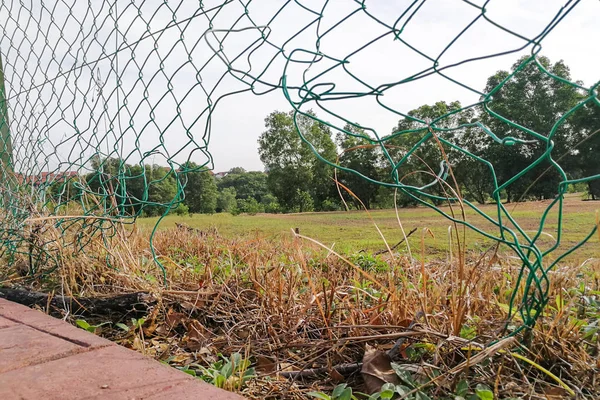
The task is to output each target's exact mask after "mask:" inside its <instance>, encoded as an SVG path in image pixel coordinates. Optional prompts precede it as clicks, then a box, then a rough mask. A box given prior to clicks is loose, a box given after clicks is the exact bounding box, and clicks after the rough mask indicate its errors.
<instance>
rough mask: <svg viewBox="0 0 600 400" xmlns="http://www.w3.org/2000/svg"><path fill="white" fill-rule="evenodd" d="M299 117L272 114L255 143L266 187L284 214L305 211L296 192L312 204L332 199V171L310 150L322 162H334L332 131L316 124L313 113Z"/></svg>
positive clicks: (320, 124) (334, 150) (333, 194)
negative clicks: (261, 163)
mask: <svg viewBox="0 0 600 400" xmlns="http://www.w3.org/2000/svg"><path fill="white" fill-rule="evenodd" d="M307 114H308V116H304V115H301V114H298V116H297V117H296V124H297V127H298V128H296V124H295V122H294V114H293V112H289V113H284V112H279V111H274V112H273V113H271V114H270V115H269V116H267V118H266V119H265V127H266V128H267V130H266V131H265V132H263V133H262V134H261V136H260V138H259V140H258V143H259V150H258V151H259V155H260V159H261V161H262V162H263V164H264V165H265V167H266V169H267V170H268V178H267V185H268V188H269V189H270V191H271V192H272V193H273V194H274V195H275V196H276V197H277V199H278V201H279V204H281V206H282V207H283V208H284V209H285V210H294V209H301V208H304V207H303V205H301V204H299V203H298V202H299V201H304V200H305V199H304V196H298V193H299V192H298V191H300V192H306V193H309V195H310V197H311V198H312V202H313V204H319V205H320V204H322V203H323V201H324V200H326V199H328V198H334V197H335V185H334V184H333V181H332V177H333V168H332V167H331V166H329V165H327V164H326V163H324V162H322V161H320V160H319V159H318V158H317V157H316V156H315V154H314V153H313V151H312V150H311V148H310V146H309V145H308V144H307V143H306V142H304V141H303V140H302V139H301V138H300V136H299V135H298V131H297V130H299V132H300V133H301V134H302V136H303V137H304V138H305V140H306V141H307V142H309V143H311V145H312V146H313V147H314V149H315V151H316V152H317V153H318V154H319V155H320V156H321V157H323V158H325V159H327V160H330V161H332V162H335V159H336V149H335V144H334V143H333V140H332V138H331V130H330V129H329V127H327V126H326V125H325V124H322V123H321V122H319V121H317V120H316V118H315V116H314V113H312V112H311V111H309V112H308V113H307Z"/></svg>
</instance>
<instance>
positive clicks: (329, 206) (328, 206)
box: [321, 199, 340, 211]
mask: <svg viewBox="0 0 600 400" xmlns="http://www.w3.org/2000/svg"><path fill="white" fill-rule="evenodd" d="M339 210H340V203H338V202H337V201H333V200H331V199H327V200H323V202H322V203H321V211H339Z"/></svg>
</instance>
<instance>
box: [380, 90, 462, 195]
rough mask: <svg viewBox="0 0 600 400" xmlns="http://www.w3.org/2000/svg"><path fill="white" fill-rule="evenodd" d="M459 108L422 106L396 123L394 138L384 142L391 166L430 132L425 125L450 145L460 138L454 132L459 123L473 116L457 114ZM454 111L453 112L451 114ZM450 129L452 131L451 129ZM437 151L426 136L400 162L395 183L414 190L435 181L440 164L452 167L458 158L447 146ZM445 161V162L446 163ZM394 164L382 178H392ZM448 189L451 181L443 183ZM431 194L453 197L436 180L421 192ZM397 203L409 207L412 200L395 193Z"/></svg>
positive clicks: (456, 104) (442, 104) (440, 104)
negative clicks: (390, 159) (430, 125)
mask: <svg viewBox="0 0 600 400" xmlns="http://www.w3.org/2000/svg"><path fill="white" fill-rule="evenodd" d="M460 109H461V104H460V102H458V101H455V102H452V103H446V102H444V101H439V102H437V103H435V104H433V105H423V106H421V107H419V108H417V109H414V110H411V111H409V112H408V114H407V116H406V117H405V118H403V119H401V120H400V121H398V125H397V126H396V127H395V128H394V130H393V131H392V135H395V136H394V137H392V138H391V139H390V140H388V141H387V142H386V145H388V147H389V148H388V149H387V151H388V153H389V155H390V157H391V158H392V160H393V162H394V164H396V163H399V162H400V161H401V160H402V159H403V157H405V156H406V155H407V154H408V152H409V151H410V150H411V149H413V147H414V146H415V145H417V144H418V143H419V141H421V140H422V139H423V138H424V137H425V136H427V135H428V134H429V133H430V130H429V128H428V125H427V124H430V123H433V127H432V128H431V131H433V132H434V133H435V135H436V136H440V137H443V138H444V139H446V140H448V141H450V142H456V141H457V140H459V138H460V136H461V134H462V133H461V131H458V130H456V128H458V127H459V126H461V125H462V124H465V123H467V122H469V121H470V120H471V119H472V117H473V111H470V110H466V111H462V112H457V111H458V110H460ZM452 112H455V113H452ZM450 113H452V114H450ZM442 116H445V117H444V118H443V119H441V120H439V121H436V120H437V119H438V118H440V117H442ZM451 129H452V130H451ZM442 148H443V152H442V149H440V144H439V143H438V141H437V140H435V138H434V137H430V138H429V139H427V140H426V141H425V142H423V143H421V144H420V145H419V147H418V148H417V149H416V150H415V151H414V152H413V153H412V154H411V155H410V156H409V157H408V158H407V159H406V160H404V161H403V163H402V165H399V167H398V168H397V170H396V171H397V174H398V180H399V182H401V183H403V184H405V185H410V186H414V187H417V188H419V187H423V186H426V185H428V184H430V183H432V182H436V181H437V178H436V176H437V175H438V174H439V173H440V170H441V163H442V162H443V161H449V162H450V165H451V166H452V165H455V164H456V163H457V162H458V160H459V159H460V158H461V157H462V156H461V155H460V154H459V153H458V152H457V151H456V150H452V149H451V148H450V146H448V145H445V144H443V145H442ZM446 158H448V160H446ZM393 166H394V165H389V164H388V166H387V168H386V172H387V173H386V175H388V176H389V177H390V178H393V177H392V175H391V174H392V168H393ZM447 182H448V183H449V185H450V186H454V185H453V182H452V181H451V180H447ZM424 190H425V191H427V192H428V193H431V194H432V195H437V196H441V197H446V196H448V197H453V196H454V194H453V193H452V192H450V191H449V189H448V187H447V185H445V184H443V183H440V182H439V181H437V182H436V183H435V184H434V185H432V186H431V187H429V188H427V189H424ZM398 199H399V203H400V204H401V205H406V204H412V203H414V200H413V199H411V198H410V197H408V196H406V195H405V194H402V193H399V194H398Z"/></svg>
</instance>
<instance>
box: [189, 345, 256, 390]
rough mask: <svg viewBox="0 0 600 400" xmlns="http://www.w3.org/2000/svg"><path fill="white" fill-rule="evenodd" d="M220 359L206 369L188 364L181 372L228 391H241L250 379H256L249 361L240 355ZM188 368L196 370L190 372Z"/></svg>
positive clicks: (234, 354) (235, 354)
mask: <svg viewBox="0 0 600 400" xmlns="http://www.w3.org/2000/svg"><path fill="white" fill-rule="evenodd" d="M221 358H222V359H221V360H219V361H217V362H214V363H212V364H211V365H210V367H208V368H206V367H203V366H201V365H198V364H190V365H189V366H187V367H184V368H182V369H181V370H182V371H184V372H186V373H188V374H190V375H193V376H196V377H198V378H200V379H202V380H203V381H205V382H208V383H210V384H212V385H214V386H216V387H218V388H220V389H225V390H229V391H235V390H240V389H242V388H243V387H244V385H245V384H246V383H247V382H248V381H249V380H250V379H252V378H254V377H256V373H255V370H254V368H250V364H251V363H250V360H248V359H245V358H243V357H242V355H241V354H240V353H233V354H232V355H231V356H230V357H229V358H226V357H223V356H221ZM190 367H194V368H196V369H195V370H192V369H191V368H190ZM198 373H200V374H198Z"/></svg>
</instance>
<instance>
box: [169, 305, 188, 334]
mask: <svg viewBox="0 0 600 400" xmlns="http://www.w3.org/2000/svg"><path fill="white" fill-rule="evenodd" d="M184 318H185V314H184V313H178V312H173V309H169V311H168V312H167V315H166V316H165V322H166V323H167V325H169V328H171V329H173V328H175V327H176V326H178V325H179V324H180V323H181V321H182V320H183V319H184Z"/></svg>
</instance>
